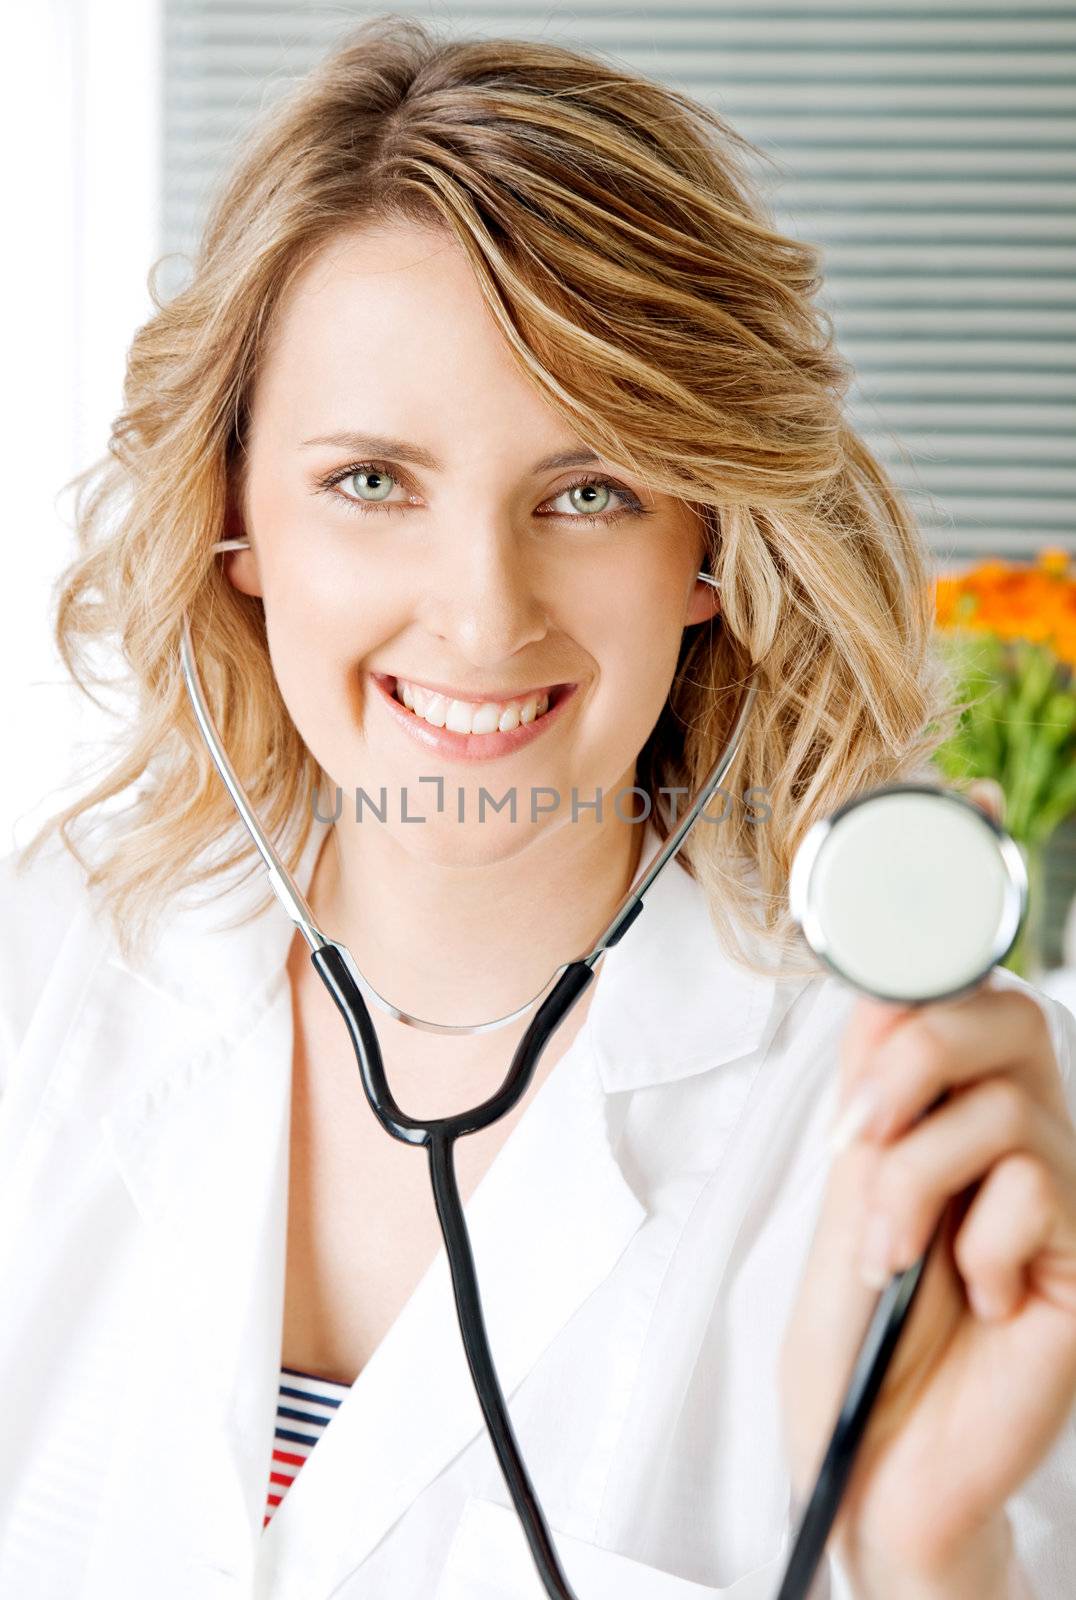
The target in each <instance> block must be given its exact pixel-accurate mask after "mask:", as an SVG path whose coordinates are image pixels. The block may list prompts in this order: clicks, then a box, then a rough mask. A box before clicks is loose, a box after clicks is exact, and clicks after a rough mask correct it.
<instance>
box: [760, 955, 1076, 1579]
mask: <svg viewBox="0 0 1076 1600" xmlns="http://www.w3.org/2000/svg"><path fill="white" fill-rule="evenodd" d="M870 1089H873V1091H874V1100H875V1104H876V1108H877V1109H876V1112H875V1114H874V1116H873V1117H872V1118H871V1120H870V1121H869V1122H868V1123H867V1126H866V1127H865V1128H864V1129H863V1131H862V1132H861V1135H860V1137H859V1138H858V1139H855V1140H854V1141H853V1142H851V1143H850V1144H849V1145H848V1147H847V1148H846V1149H844V1150H843V1151H841V1152H839V1153H838V1154H837V1156H836V1157H835V1159H834V1160H833V1163H832V1166H831V1169H830V1173H829V1178H828V1181H827V1187H826V1191H825V1195H824V1197H823V1203H822V1209H821V1213H820V1218H819V1222H818V1226H817V1229H816V1232H815V1236H814V1239H813V1241H812V1245H811V1250H810V1253H809V1256H808V1261H807V1264H806V1269H805V1272H804V1276H803V1281H802V1283H801V1285H800V1289H799V1293H798V1298H797V1301H796V1304H795V1306H794V1309H793V1314H792V1317H791V1319H790V1322H789V1325H788V1328H787V1330H786V1334H785V1341H784V1347H783V1351H782V1371H781V1384H782V1400H783V1409H784V1418H785V1426H786V1438H787V1444H788V1451H789V1462H790V1467H791V1470H792V1476H793V1484H794V1492H795V1494H796V1496H797V1498H798V1499H799V1500H801V1501H802V1500H803V1499H805V1498H806V1496H807V1495H808V1494H809V1492H810V1489H811V1487H812V1485H813V1483H814V1479H815V1475H816V1473H817V1469H818V1466H819V1465H820V1462H821V1459H822V1455H823V1453H824V1451H825V1448H826V1445H827V1444H828V1442H829V1437H830V1434H831V1432H832V1428H833V1424H834V1421H835V1419H836V1415H837V1411H838V1407H839V1405H840V1401H841V1399H842V1397H843V1395H844V1391H845V1388H846V1385H847V1381H848V1377H849V1375H850V1372H851V1368H852V1364H853V1361H854V1358H855V1355H856V1352H857V1350H858V1348H859V1344H860V1341H861V1338H862V1335H863V1333H864V1331H865V1329H866V1327H867V1324H868V1322H869V1320H870V1317H871V1314H872V1313H873V1311H874V1308H875V1306H876V1304H877V1293H878V1287H880V1286H881V1285H882V1284H884V1282H885V1281H886V1280H887V1279H888V1277H889V1275H890V1274H892V1273H894V1272H899V1271H901V1270H903V1269H904V1268H906V1267H909V1266H911V1265H912V1264H913V1263H914V1262H915V1261H916V1260H917V1259H918V1257H919V1256H920V1255H921V1254H922V1253H923V1251H924V1250H925V1249H926V1247H927V1244H928V1242H929V1239H930V1236H931V1234H932V1233H933V1230H934V1227H935V1225H936V1223H938V1221H939V1219H941V1224H942V1226H941V1230H940V1234H939V1237H938V1239H937V1242H936V1243H935V1245H934V1248H933V1250H932V1251H931V1255H930V1258H929V1259H928V1262H927V1266H926V1269H925V1271H924V1274H923V1278H922V1281H921V1283H920V1286H919V1292H918V1296H917V1298H916V1301H915V1304H914V1305H913V1307H912V1309H911V1312H910V1313H909V1317H908V1321H907V1323H906V1325H905V1329H904V1332H903V1335H902V1337H901V1340H900V1342H899V1344H898V1346H897V1349H896V1352H895V1354H894V1356H893V1359H892V1362H891V1364H890V1367H889V1371H888V1373H887V1375H886V1380H885V1383H884V1384H883V1387H882V1390H881V1393H880V1394H879V1396H878V1399H877V1401H876V1403H875V1406H874V1409H873V1411H872V1413H871V1418H870V1422H869V1424H868V1427H867V1430H866V1434H865V1436H864V1440H863V1443H862V1445H861V1446H860V1450H859V1453H858V1456H857V1459H856V1464H855V1467H854V1469H853V1472H852V1475H851V1479H850V1481H849V1484H848V1487H847V1490H846V1493H845V1497H844V1500H843V1503H842V1506H841V1511H840V1513H839V1515H838V1517H837V1520H836V1522H835V1523H834V1528H833V1532H832V1535H831V1539H832V1541H833V1545H834V1548H835V1549H836V1550H837V1552H838V1554H839V1555H840V1557H841V1560H842V1564H843V1566H844V1567H845V1570H846V1572H847V1573H848V1575H849V1578H850V1579H851V1580H852V1582H853V1583H854V1584H855V1586H856V1593H857V1595H861V1596H862V1597H863V1600H875V1597H877V1596H882V1595H902V1594H909V1595H916V1596H918V1595H923V1596H930V1600H934V1597H935V1596H937V1597H939V1600H940V1597H943V1596H945V1597H948V1596H953V1597H959V1600H963V1597H964V1596H970V1595H975V1596H976V1597H977V1600H978V1597H982V1600H986V1597H988V1596H993V1595H995V1594H997V1595H999V1596H1001V1595H1005V1594H1006V1593H1007V1592H1008V1591H1007V1589H1006V1588H1005V1586H1004V1584H1005V1580H1004V1571H1005V1564H1006V1559H1007V1551H1008V1549H1009V1544H1010V1541H1009V1529H1008V1521H1007V1518H1006V1516H1005V1509H1004V1508H1005V1502H1006V1499H1007V1498H1008V1496H1009V1495H1010V1494H1011V1493H1012V1492H1013V1491H1014V1490H1015V1489H1016V1488H1017V1487H1018V1486H1019V1485H1020V1483H1022V1482H1023V1480H1024V1479H1025V1478H1026V1477H1027V1476H1028V1475H1029V1474H1030V1473H1031V1472H1032V1471H1033V1469H1034V1468H1035V1467H1036V1466H1037V1465H1038V1463H1039V1461H1040V1460H1041V1459H1042V1457H1043V1456H1044V1455H1045V1454H1046V1452H1047V1450H1048V1449H1049V1447H1050V1445H1051V1443H1052V1441H1053V1440H1054V1438H1055V1437H1056V1436H1057V1434H1058V1432H1059V1431H1060V1429H1061V1427H1062V1425H1063V1423H1064V1421H1065V1419H1066V1418H1067V1416H1068V1415H1069V1413H1070V1411H1071V1409H1072V1406H1073V1403H1074V1401H1076V1129H1074V1127H1073V1123H1072V1119H1071V1116H1070V1114H1069V1111H1068V1107H1067V1104H1066V1101H1065V1096H1064V1091H1063V1088H1062V1082H1061V1074H1060V1069H1059V1065H1058V1062H1057V1059H1056V1057H1055V1055H1054V1051H1053V1047H1052V1043H1051V1039H1050V1034H1049V1029H1048V1027H1047V1024H1046V1020H1045V1017H1044V1014H1043V1012H1042V1010H1041V1008H1040V1007H1039V1006H1038V1004H1036V1002H1035V1001H1034V1000H1033V999H1032V998H1031V997H1030V996H1029V995H1027V993H1026V992H1024V991H1022V990H1018V989H1015V988H1001V987H984V988H980V989H979V990H977V991H976V992H975V993H973V994H972V995H970V996H965V997H963V998H961V999H958V1000H955V1001H946V1002H939V1003H935V1004H932V1005H927V1006H921V1007H916V1008H909V1007H898V1006H891V1005H884V1004H882V1003H881V1002H877V1001H868V1000H861V1001H859V1002H858V1003H857V1005H856V1006H855V1008H854V1011H853V1014H852V1017H851V1020H850V1024H849V1027H848V1030H847V1032H846V1035H845V1039H844V1041H843V1048H842V1056H841V1079H840V1103H841V1106H842V1107H843V1108H844V1109H845V1110H846V1111H847V1109H848V1107H849V1106H850V1104H851V1101H852V1099H853V1097H854V1096H864V1095H866V1094H867V1093H868V1091H869V1090H870ZM942 1091H948V1098H947V1100H945V1101H943V1103H941V1104H940V1105H938V1106H937V1108H936V1109H933V1110H929V1111H928V1108H929V1107H930V1106H931V1105H932V1103H933V1102H934V1100H935V1099H936V1098H937V1096H938V1095H939V1094H940V1093H941V1092H942ZM872 1219H877V1226H875V1225H874V1223H873V1222H872ZM861 1268H862V1270H863V1271H865V1273H866V1277H867V1280H869V1282H868V1281H864V1278H863V1277H862V1276H861Z"/></svg>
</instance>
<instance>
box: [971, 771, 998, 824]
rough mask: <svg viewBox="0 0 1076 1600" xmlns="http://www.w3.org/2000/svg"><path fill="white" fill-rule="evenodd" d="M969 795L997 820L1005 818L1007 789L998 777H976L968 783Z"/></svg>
mask: <svg viewBox="0 0 1076 1600" xmlns="http://www.w3.org/2000/svg"><path fill="white" fill-rule="evenodd" d="M967 797H968V799H969V800H973V801H974V802H975V804H976V805H977V806H978V807H979V809H980V810H981V811H985V812H986V814H987V816H988V817H993V819H994V821H995V822H1003V821H1004V820H1005V790H1004V789H1003V788H1002V787H1001V784H1000V783H999V782H998V781H997V779H996V778H976V779H975V780H974V781H973V782H972V783H969V784H968V788H967Z"/></svg>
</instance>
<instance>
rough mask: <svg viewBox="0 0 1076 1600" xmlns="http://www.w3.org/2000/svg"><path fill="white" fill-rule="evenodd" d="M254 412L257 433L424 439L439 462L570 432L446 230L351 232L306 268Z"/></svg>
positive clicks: (261, 374)
mask: <svg viewBox="0 0 1076 1600" xmlns="http://www.w3.org/2000/svg"><path fill="white" fill-rule="evenodd" d="M252 409H253V425H254V432H255V434H257V433H258V432H259V431H264V430H265V429H266V428H271V430H272V432H273V434H274V436H276V435H277V434H278V433H280V434H283V432H284V431H285V430H286V433H287V435H288V436H289V437H290V438H291V439H292V440H293V441H294V440H296V439H298V438H308V437H312V436H313V435H315V434H324V433H331V432H337V431H340V430H342V429H346V428H361V429H364V430H366V431H369V432H377V433H393V434H399V435H401V436H404V437H408V438H415V439H418V438H422V439H423V441H424V442H425V443H427V444H428V445H429V446H430V448H431V449H432V450H433V451H434V452H435V453H436V454H440V453H441V450H440V449H438V442H439V443H440V446H441V449H445V450H447V449H448V447H449V441H450V440H451V441H458V440H460V439H461V438H463V437H465V436H467V435H468V434H470V435H473V436H485V437H486V438H487V439H488V438H494V439H495V438H496V437H497V436H498V435H499V434H505V435H509V434H512V433H516V434H518V432H519V430H521V429H523V430H526V431H527V433H528V434H529V435H530V436H531V437H532V438H533V437H534V436H535V435H536V434H538V433H540V434H541V435H543V437H552V438H553V440H554V442H561V441H563V440H564V437H565V431H566V430H565V424H564V421H563V419H561V418H560V417H559V416H558V415H557V413H556V412H555V411H554V410H553V408H552V407H551V406H550V405H549V404H548V402H547V401H546V400H545V399H544V398H543V396H542V395H541V394H540V393H539V391H538V390H537V389H536V387H535V385H534V382H533V380H532V379H530V378H528V377H527V376H526V374H525V373H524V372H523V371H522V370H521V369H520V367H519V365H518V362H517V360H516V358H515V357H514V356H513V354H512V352H511V351H510V349H509V347H508V344H507V342H506V340H505V337H504V334H503V333H502V332H501V329H500V327H499V326H498V324H497V322H496V321H495V319H494V317H493V315H492V313H491V312H490V310H489V308H488V306H487V305H486V302H485V300H484V299H483V297H482V293H481V290H480V289H479V287H478V284H477V282H476V280H475V276H474V273H473V271H472V268H471V266H470V263H469V261H468V259H467V256H466V254H465V252H464V250H463V248H462V246H461V245H460V244H459V243H458V241H457V240H456V239H455V238H454V237H453V236H452V235H451V233H450V232H449V231H448V230H447V228H445V229H440V228H436V227H433V226H422V225H419V224H416V223H409V222H399V223H393V224H392V225H391V226H378V227H370V228H366V227H363V228H358V229H353V230H349V231H348V232H346V233H341V234H339V235H337V236H335V237H334V238H333V239H332V240H330V241H329V242H328V243H327V244H326V245H325V246H323V248H322V249H321V250H320V251H319V252H318V253H317V254H316V255H315V256H314V257H313V258H312V259H311V260H310V261H308V262H307V263H306V264H305V266H304V267H303V269H302V270H301V272H300V273H299V274H298V276H297V277H296V278H295V279H294V280H293V282H292V284H291V285H290V286H289V288H288V289H287V291H286V292H285V294H284V296H283V297H282V300H281V303H280V305H279V306H278V307H277V310H276V314H275V316H274V318H273V325H272V330H271V333H270V336H269V339H268V342H267V346H266V349H265V351H264V353H263V357H262V360H261V362H260V363H259V371H258V378H257V384H256V389H255V395H254V400H253V407H252ZM569 431H570V430H569ZM446 433H447V434H448V438H447V439H446V437H445V435H446ZM435 436H436V438H435Z"/></svg>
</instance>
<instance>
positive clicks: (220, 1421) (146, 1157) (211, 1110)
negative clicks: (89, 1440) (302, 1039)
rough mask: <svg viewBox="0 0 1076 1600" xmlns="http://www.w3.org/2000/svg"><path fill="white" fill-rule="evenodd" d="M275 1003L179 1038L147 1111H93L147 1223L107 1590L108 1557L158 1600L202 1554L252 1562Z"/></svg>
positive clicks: (263, 1438) (283, 1101)
mask: <svg viewBox="0 0 1076 1600" xmlns="http://www.w3.org/2000/svg"><path fill="white" fill-rule="evenodd" d="M290 1006H291V999H290V991H289V990H288V989H287V988H286V986H284V987H278V989H277V990H276V992H275V994H274V997H273V998H272V1000H271V1001H270V1002H269V1003H268V1004H267V1005H266V1006H264V1007H263V1009H262V1011H261V1014H260V1016H259V1018H258V1020H257V1022H256V1023H255V1024H254V1025H253V1026H252V1027H251V1028H250V1030H249V1032H248V1033H247V1035H246V1036H245V1037H244V1038H242V1039H241V1040H235V1041H230V1042H228V1044H227V1046H226V1048H222V1046H221V1044H220V1043H219V1042H214V1043H212V1044H209V1045H207V1046H205V1047H204V1048H203V1049H202V1051H201V1052H198V1051H194V1052H193V1053H192V1054H191V1056H190V1057H189V1059H188V1068H189V1076H188V1078H187V1080H186V1081H185V1082H183V1081H179V1082H177V1081H172V1082H171V1083H170V1084H168V1085H166V1087H165V1088H164V1090H163V1092H162V1093H161V1094H160V1095H159V1096H158V1097H157V1098H156V1099H154V1101H153V1102H152V1105H151V1107H150V1108H149V1109H148V1110H146V1109H145V1108H143V1107H139V1106H137V1105H135V1106H133V1107H127V1108H125V1109H124V1110H123V1111H120V1112H116V1113H114V1114H112V1115H110V1116H106V1117H105V1118H104V1119H103V1126H104V1131H105V1138H106V1141H107V1143H108V1146H109V1148H110V1149H111V1152H112V1157H113V1159H114V1161H115V1162H116V1164H117V1166H118V1169H119V1172H120V1174H121V1176H122V1179H123V1181H124V1183H125V1184H126V1186H127V1188H128V1190H129V1192H130V1194H131V1197H132V1199H133V1201H134V1203H135V1205H136V1207H137V1208H138V1210H139V1212H140V1214H141V1215H142V1217H143V1219H144V1221H145V1222H146V1224H147V1225H148V1233H149V1246H148V1259H149V1262H150V1271H151V1277H150V1280H149V1292H148V1294H147V1300H146V1304H145V1305H143V1306H140V1307H138V1308H133V1311H134V1314H137V1315H138V1316H139V1317H140V1319H141V1321H142V1332H141V1337H140V1339H139V1341H138V1349H139V1352H140V1357H139V1360H140V1368H139V1370H137V1371H135V1372H132V1373H131V1375H130V1394H131V1402H132V1403H131V1409H130V1412H129V1414H128V1415H127V1416H126V1417H125V1418H124V1420H123V1423H122V1426H121V1435H122V1448H121V1450H120V1452H119V1459H120V1461H121V1464H122V1465H121V1471H122V1474H123V1476H122V1477H121V1478H120V1480H119V1481H118V1483H117V1484H116V1487H115V1490H114V1494H113V1500H112V1507H113V1514H114V1515H115V1516H116V1517H117V1519H118V1529H117V1537H116V1540H115V1542H112V1541H109V1540H107V1539H106V1541H104V1543H103V1546H102V1548H105V1549H107V1550H108V1557H107V1567H108V1574H109V1577H110V1579H111V1580H112V1583H113V1589H112V1592H116V1590H115V1579H116V1574H117V1563H118V1564H120V1565H121V1566H122V1569H123V1574H124V1577H125V1578H126V1579H127V1580H128V1587H124V1586H123V1585H122V1584H120V1585H119V1588H120V1590H121V1592H123V1593H146V1594H149V1593H153V1594H154V1595H155V1596H157V1597H159V1600H163V1597H164V1596H166V1595H167V1596H171V1594H172V1589H171V1588H169V1587H168V1584H169V1583H173V1582H174V1584H175V1592H176V1594H177V1595H179V1594H183V1595H187V1594H188V1593H190V1594H193V1593H198V1592H199V1591H198V1590H197V1589H194V1588H185V1587H184V1583H188V1584H190V1583H191V1582H192V1581H193V1579H194V1574H195V1573H196V1571H197V1569H198V1568H199V1567H201V1566H205V1567H208V1568H210V1569H211V1570H215V1571H231V1572H236V1573H238V1572H241V1571H242V1570H243V1569H244V1568H245V1567H247V1566H248V1565H249V1562H250V1560H251V1542H252V1535H253V1530H255V1529H257V1528H260V1526H261V1516H262V1513H263V1511H264V1505H265V1492H266V1484H267V1478H268V1471H269V1460H270V1454H271V1450H272V1433H273V1422H274V1413H275V1405H276V1389H277V1382H278V1378H279V1361H280V1337H281V1325H282V1317H283V1286H284V1267H285V1247H286V1237H287V1231H286V1230H287V1209H286V1202H287V1154H288V1126H289V1099H290V1068H291V1062H290V1040H291V1030H290V1022H289V1019H290ZM120 1528H121V1529H122V1534H120V1533H119V1529H120ZM164 1575H168V1578H167V1581H165V1579H164ZM138 1584H141V1587H140V1588H139V1587H137V1585H138ZM94 1600H96V1594H95V1595H94Z"/></svg>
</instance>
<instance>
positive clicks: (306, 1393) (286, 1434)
mask: <svg viewBox="0 0 1076 1600" xmlns="http://www.w3.org/2000/svg"><path fill="white" fill-rule="evenodd" d="M349 1387H350V1385H348V1384H346V1383H337V1382H336V1380H335V1379H334V1378H315V1377H312V1376H311V1374H310V1373H309V1372H296V1371H295V1370H294V1368H292V1367H281V1369H280V1393H279V1396H278V1399H277V1407H276V1433H275V1435H274V1437H273V1460H272V1465H271V1467H270V1469H269V1492H268V1495H267V1497H266V1504H265V1516H264V1517H263V1518H262V1528H263V1529H264V1528H265V1527H267V1526H268V1523H269V1519H270V1517H271V1516H272V1515H273V1512H274V1511H275V1510H276V1508H277V1506H278V1505H279V1504H280V1502H281V1501H282V1500H283V1498H284V1496H285V1495H286V1494H287V1492H288V1490H289V1489H290V1488H291V1485H292V1484H293V1483H294V1482H295V1480H296V1478H297V1477H298V1476H299V1468H300V1467H301V1466H302V1464H303V1462H304V1461H305V1460H306V1458H307V1456H308V1455H309V1454H310V1452H311V1451H312V1450H313V1448H314V1446H315V1445H316V1444H317V1442H318V1440H319V1439H320V1438H321V1435H322V1434H323V1433H324V1432H325V1428H326V1425H327V1424H328V1422H329V1421H330V1420H331V1418H332V1416H333V1415H334V1413H335V1411H336V1408H337V1407H338V1406H339V1404H340V1402H341V1400H343V1398H344V1396H345V1394H347V1391H348V1388H349Z"/></svg>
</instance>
